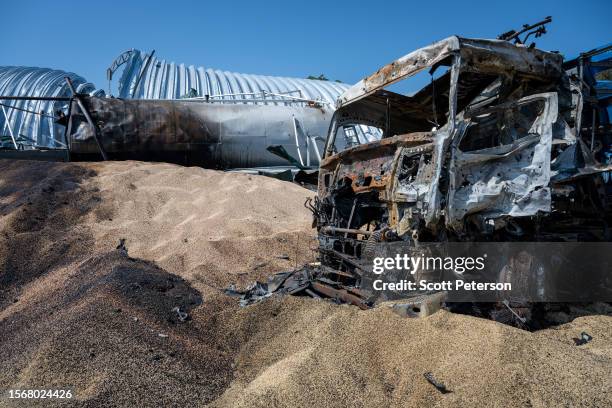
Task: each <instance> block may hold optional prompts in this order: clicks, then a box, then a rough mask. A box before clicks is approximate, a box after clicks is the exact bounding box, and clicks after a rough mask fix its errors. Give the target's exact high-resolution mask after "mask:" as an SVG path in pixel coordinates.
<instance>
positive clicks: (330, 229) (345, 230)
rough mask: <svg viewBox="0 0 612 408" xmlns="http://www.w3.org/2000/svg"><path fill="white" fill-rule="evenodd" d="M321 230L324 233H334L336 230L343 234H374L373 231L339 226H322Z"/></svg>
mask: <svg viewBox="0 0 612 408" xmlns="http://www.w3.org/2000/svg"><path fill="white" fill-rule="evenodd" d="M321 232H322V233H324V234H333V233H335V232H339V233H341V234H360V235H365V236H366V237H369V236H370V235H372V231H366V230H360V229H352V228H337V227H329V226H327V227H323V228H321Z"/></svg>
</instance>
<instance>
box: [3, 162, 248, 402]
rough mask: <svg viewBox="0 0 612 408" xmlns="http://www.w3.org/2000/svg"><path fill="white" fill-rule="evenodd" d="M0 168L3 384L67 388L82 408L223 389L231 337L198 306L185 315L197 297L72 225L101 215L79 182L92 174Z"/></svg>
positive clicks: (58, 168) (210, 395)
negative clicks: (98, 246) (97, 247)
mask: <svg viewBox="0 0 612 408" xmlns="http://www.w3.org/2000/svg"><path fill="white" fill-rule="evenodd" d="M0 172H2V174H3V176H2V181H1V183H2V184H1V185H0V199H1V202H0V214H1V218H0V235H1V240H2V242H0V248H1V251H2V252H1V253H0V267H1V269H0V361H2V370H0V371H1V372H0V389H7V388H18V389H24V388H26V389H27V388H35V387H44V388H65V387H67V386H70V387H73V388H74V390H75V391H76V394H77V401H78V402H77V405H80V406H110V405H117V406H122V405H132V404H134V403H136V402H138V403H139V404H142V405H145V406H168V405H176V404H181V403H186V402H187V401H198V402H199V403H206V402H208V401H211V400H212V399H214V398H215V397H217V396H218V395H220V394H221V393H222V392H223V391H224V390H225V388H227V386H228V385H229V383H230V381H231V379H232V367H231V365H232V361H233V360H234V357H235V353H236V350H237V349H238V343H237V341H236V340H235V339H233V337H231V336H228V335H226V334H224V333H225V332H224V331H223V330H220V329H219V328H218V327H216V326H217V322H220V321H222V320H223V319H216V318H215V317H214V316H212V313H207V308H206V307H205V306H203V307H200V310H199V315H200V318H198V319H191V313H192V308H193V307H195V306H197V305H200V304H201V303H202V297H201V295H200V293H199V292H198V291H197V290H195V289H194V288H192V287H191V286H190V285H189V284H188V283H187V282H185V281H184V280H183V279H182V278H180V277H178V276H176V275H173V274H170V273H168V272H167V271H165V270H163V269H161V268H159V267H158V266H156V265H155V264H154V263H152V262H149V261H144V260H139V259H133V258H130V257H129V256H128V255H127V251H124V250H121V249H117V250H115V251H105V252H98V253H96V252H95V251H94V250H93V248H94V246H93V243H92V234H91V231H90V230H89V229H88V228H89V227H87V226H84V225H83V224H82V223H80V220H81V219H83V217H85V216H86V215H87V216H90V215H91V213H94V214H95V213H98V212H99V218H104V217H108V215H109V214H108V211H109V209H108V208H104V205H103V203H102V202H101V199H100V197H99V196H98V189H97V188H96V187H95V183H93V184H92V183H84V181H85V180H86V179H91V178H93V177H95V175H96V173H95V171H93V170H91V169H87V168H86V167H80V166H77V165H73V164H69V165H68V164H58V163H42V162H31V163H23V162H13V163H11V162H6V161H1V162H0ZM89 181H91V180H89ZM85 185H87V186H88V187H84V186H85ZM92 185H93V187H92ZM96 217H97V215H96ZM44 402H45V404H49V403H50V401H44ZM4 403H6V400H5V401H2V400H1V399H0V406H1V405H3V404H4Z"/></svg>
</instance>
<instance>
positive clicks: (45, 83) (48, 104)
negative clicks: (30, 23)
mask: <svg viewBox="0 0 612 408" xmlns="http://www.w3.org/2000/svg"><path fill="white" fill-rule="evenodd" d="M65 77H69V78H70V79H71V80H72V82H73V84H74V86H75V87H76V90H77V92H82V93H91V92H94V90H95V87H94V85H93V84H91V83H89V82H87V81H86V80H85V78H83V77H81V76H79V75H77V74H74V73H72V72H66V71H61V70H54V69H49V68H37V67H13V66H0V95H4V96H35V97H41V96H47V97H64V96H65V97H69V96H70V95H71V92H70V89H69V88H68V85H67V84H66V80H65V79H64V78H65ZM0 104H2V106H0V136H1V137H2V140H5V138H6V137H9V136H10V135H11V132H12V134H13V135H14V137H15V139H17V141H18V142H20V143H21V144H22V145H23V146H35V147H48V148H59V147H63V146H64V145H63V143H64V141H63V138H64V127H63V126H60V125H57V124H56V123H54V121H55V118H54V117H55V116H56V115H55V112H57V111H58V110H62V111H64V112H65V111H66V108H67V106H68V103H67V102H63V101H32V100H30V101H26V100H0ZM2 108H4V112H6V116H8V120H6V118H5V115H4V112H3V111H2ZM11 143H12V142H11ZM0 145H2V144H1V143H0Z"/></svg>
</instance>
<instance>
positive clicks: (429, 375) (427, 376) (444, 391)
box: [423, 371, 452, 394]
mask: <svg viewBox="0 0 612 408" xmlns="http://www.w3.org/2000/svg"><path fill="white" fill-rule="evenodd" d="M423 377H425V379H426V380H427V382H429V383H430V384H431V385H433V386H434V387H436V389H437V390H438V391H440V392H441V393H442V394H448V393H450V392H452V391H449V390H448V389H447V388H446V385H444V384H442V383H441V382H439V381H437V380H436V378H435V377H434V376H433V374H432V373H430V372H429V371H428V372H426V373H425V374H423Z"/></svg>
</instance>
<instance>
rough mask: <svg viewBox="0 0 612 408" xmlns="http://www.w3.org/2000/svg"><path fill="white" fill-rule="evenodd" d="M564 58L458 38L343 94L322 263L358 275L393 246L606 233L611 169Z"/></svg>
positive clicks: (323, 223) (317, 213) (322, 179)
mask: <svg viewBox="0 0 612 408" xmlns="http://www.w3.org/2000/svg"><path fill="white" fill-rule="evenodd" d="M562 62H563V58H562V56H561V55H559V54H557V53H550V52H545V51H542V50H539V49H536V48H532V47H525V46H523V45H515V44H512V43H510V42H507V41H502V40H481V39H466V38H460V37H450V38H447V39H445V40H442V41H439V42H437V43H434V44H432V45H430V46H428V47H425V48H422V49H419V50H416V51H414V52H412V53H410V54H408V55H406V56H404V57H402V58H400V59H398V60H396V61H394V62H392V63H391V64H388V65H386V66H384V67H383V68H381V69H380V70H378V71H377V72H376V73H374V74H373V75H371V76H368V77H366V78H364V79H363V80H361V81H360V82H359V83H357V84H356V85H354V86H353V87H351V88H349V89H348V90H347V91H345V93H344V94H342V95H341V96H340V98H339V99H338V101H337V110H336V112H335V114H334V116H333V118H332V122H331V125H330V129H329V133H328V137H327V141H326V146H325V154H324V157H323V159H322V161H321V165H320V173H319V182H318V195H317V198H316V200H315V204H314V206H313V213H314V217H315V225H316V228H317V230H318V236H319V244H320V247H319V249H320V256H321V263H322V265H323V266H324V267H325V268H329V269H331V270H334V271H336V272H337V273H340V274H342V273H343V274H347V275H350V276H354V277H357V280H358V277H359V276H361V275H362V274H363V273H364V272H367V271H368V270H370V266H369V265H370V263H371V258H372V256H373V254H374V251H375V250H376V248H377V247H380V245H381V244H382V245H384V244H385V243H390V242H397V241H403V242H405V243H407V244H408V245H418V243H419V242H442V241H507V240H524V241H542V240H547V239H550V240H565V239H584V240H608V236H607V235H606V234H607V232H606V231H607V223H608V220H609V211H608V210H607V208H608V207H607V204H606V197H605V192H604V190H603V188H602V184H601V174H602V173H603V172H605V171H609V168H608V167H609V166H604V165H602V164H600V163H599V162H598V161H597V160H596V158H595V157H594V155H593V152H592V149H591V146H590V145H589V144H590V143H591V142H590V140H586V141H585V140H582V138H581V137H580V135H579V132H577V131H576V124H577V122H578V121H577V118H579V117H580V115H581V112H580V104H577V103H576V100H577V99H579V98H580V90H579V89H578V88H576V86H574V85H573V84H572V83H571V81H570V78H569V77H568V76H567V75H566V74H565V72H564V71H563V68H562ZM410 80H414V81H416V85H417V86H418V87H419V88H418V89H417V90H416V91H406V89H405V88H403V87H402V85H401V84H402V83H403V82H405V81H410ZM577 94H578V95H577ZM569 226H579V227H578V228H577V229H576V228H574V229H573V230H572V232H571V234H569V233H567V234H566V232H565V230H566V229H568V230H569V229H571V228H566V227H569ZM564 228H565V229H564ZM576 231H578V232H576Z"/></svg>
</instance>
